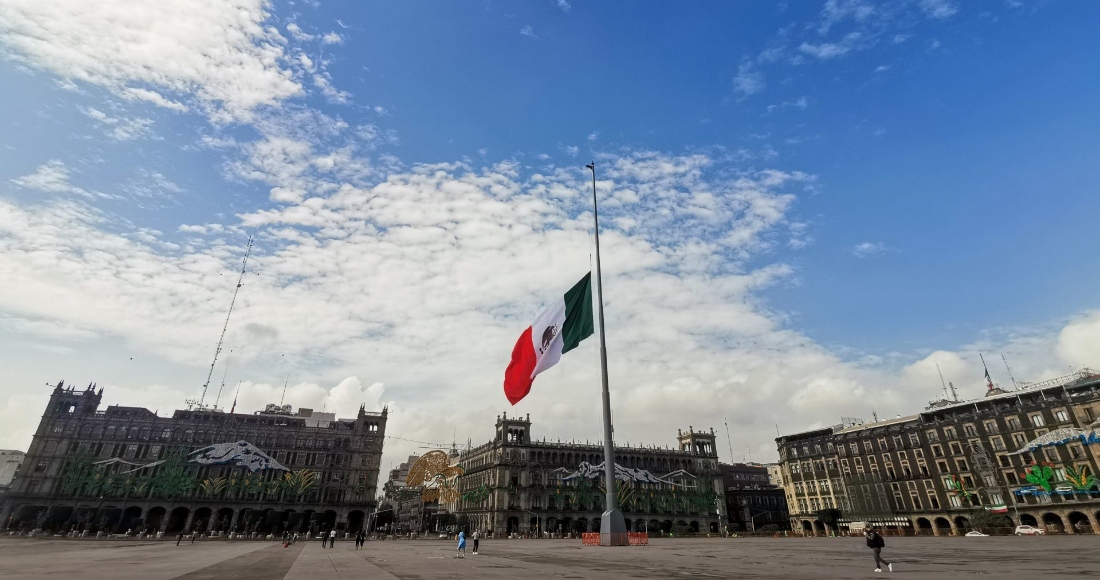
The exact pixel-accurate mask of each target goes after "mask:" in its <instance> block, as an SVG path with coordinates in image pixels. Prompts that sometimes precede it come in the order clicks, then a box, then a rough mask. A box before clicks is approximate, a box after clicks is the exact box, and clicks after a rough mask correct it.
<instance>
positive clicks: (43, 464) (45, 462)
mask: <svg viewBox="0 0 1100 580" xmlns="http://www.w3.org/2000/svg"><path fill="white" fill-rule="evenodd" d="M49 466H50V460H49V459H40V460H38V464H37V465H35V466H34V470H35V471H36V472H38V471H46V469H47V468H48V467H49Z"/></svg>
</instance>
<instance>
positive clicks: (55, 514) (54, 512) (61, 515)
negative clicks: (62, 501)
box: [44, 505, 73, 530]
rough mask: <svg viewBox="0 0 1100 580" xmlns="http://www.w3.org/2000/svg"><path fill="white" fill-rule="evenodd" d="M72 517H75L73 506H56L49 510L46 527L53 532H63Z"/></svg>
mask: <svg viewBox="0 0 1100 580" xmlns="http://www.w3.org/2000/svg"><path fill="white" fill-rule="evenodd" d="M71 517H73V506H71V505H65V506H62V505H55V506H53V507H51V508H50V509H49V511H48V515H47V516H46V523H45V525H44V527H46V528H48V529H53V530H62V528H64V527H65V523H66V522H68V521H69V518H71Z"/></svg>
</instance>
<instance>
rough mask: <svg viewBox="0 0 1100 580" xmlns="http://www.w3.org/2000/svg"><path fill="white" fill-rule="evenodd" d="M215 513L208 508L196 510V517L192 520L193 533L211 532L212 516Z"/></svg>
mask: <svg viewBox="0 0 1100 580" xmlns="http://www.w3.org/2000/svg"><path fill="white" fill-rule="evenodd" d="M211 513H213V510H211V509H210V508H208V507H201V508H199V509H197V510H195V515H194V517H192V518H191V531H193V532H198V533H200V534H201V533H203V532H208V531H210V514H211Z"/></svg>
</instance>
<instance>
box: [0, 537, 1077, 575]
mask: <svg viewBox="0 0 1100 580" xmlns="http://www.w3.org/2000/svg"><path fill="white" fill-rule="evenodd" d="M886 540H887V547H886V549H885V550H884V556H885V557H886V558H888V559H889V560H891V561H892V562H894V564H895V570H896V571H895V572H894V573H895V574H899V575H901V576H902V577H905V578H963V577H970V576H986V577H995V578H1034V577H1036V576H1040V575H1041V576H1043V577H1062V578H1065V577H1071V576H1087V575H1091V574H1095V573H1096V559H1095V556H1094V554H1095V547H1096V541H1095V539H1094V538H1092V537H1090V536H1046V537H1012V536H1009V537H986V538H966V537H952V538H946V537H917V538H893V537H891V538H887V539H886ZM175 544H176V543H175V541H168V540H162V541H142V540H61V539H56V540H53V539H41V540H40V539H24V538H7V537H5V538H2V539H0V578H4V579H5V580H29V579H38V578H47V577H48V578H82V579H87V580H99V579H108V578H110V579H115V578H142V579H146V580H169V579H182V580H201V579H214V578H234V579H237V580H253V579H255V580H259V579H261V578H262V579H280V578H281V579H286V580H297V579H308V580H329V579H339V578H353V577H354V578H372V579H383V580H393V579H413V578H415V579H423V580H428V579H434V578H440V579H442V578H447V579H454V578H479V579H485V580H493V579H498V578H499V579H503V578H517V577H522V578H596V577H599V578H676V577H684V578H688V577H691V578H696V577H702V578H733V577H737V578H807V579H809V578H814V579H821V578H871V577H878V576H880V574H876V573H875V572H874V571H873V560H872V558H871V553H870V550H868V549H867V548H866V546H865V544H864V540H863V539H862V538H858V537H855V538H796V537H790V538H767V539H762V538H756V539H741V538H738V539H718V538H713V539H658V540H654V541H653V542H652V544H651V545H649V546H637V547H624V548H611V549H608V548H595V547H582V546H581V544H580V541H579V540H488V541H482V544H481V554H480V555H478V556H474V555H472V554H470V552H469V546H468V549H467V555H466V557H465V558H463V559H458V558H456V557H455V550H454V546H455V544H454V542H451V541H445V540H414V541H408V540H396V541H384V542H379V541H372V542H368V543H367V545H366V547H365V549H363V550H359V551H356V550H355V549H354V543H353V542H350V541H341V542H337V545H336V547H335V548H334V549H322V548H321V545H320V543H319V542H316V541H310V542H299V543H298V544H296V545H294V546H291V547H289V548H283V546H282V544H280V543H278V542H262V541H224V540H221V541H219V540H199V541H197V542H196V543H194V544H190V543H187V541H184V542H183V543H182V544H181V545H179V546H176V545H175ZM882 574H886V572H885V571H883V573H882Z"/></svg>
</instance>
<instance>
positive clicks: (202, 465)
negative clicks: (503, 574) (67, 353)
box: [0, 382, 388, 533]
mask: <svg viewBox="0 0 1100 580" xmlns="http://www.w3.org/2000/svg"><path fill="white" fill-rule="evenodd" d="M102 397H103V390H102V389H100V390H98V391H96V390H95V388H94V386H89V387H88V388H86V389H74V388H72V387H65V386H64V383H63V382H60V383H58V385H57V386H56V387H55V388H54V390H53V393H52V394H51V396H50V400H49V404H48V405H47V407H46V411H45V413H44V414H43V415H42V420H41V422H40V423H39V426H38V429H37V431H36V432H35V434H34V438H33V440H32V442H31V446H30V449H29V450H28V451H27V456H26V460H25V461H24V462H23V464H22V466H21V467H20V468H19V470H18V472H17V473H16V476H15V479H14V481H13V482H12V486H11V490H10V493H8V494H7V496H6V498H5V501H4V503H3V505H2V506H0V526H4V527H15V528H19V527H22V528H35V527H38V528H43V527H44V528H47V529H54V530H70V529H78V530H87V531H103V532H116V533H117V532H124V531H126V530H132V531H134V532H138V531H144V532H149V533H155V532H167V533H175V532H179V531H193V530H198V531H216V532H242V533H281V532H282V531H284V530H293V531H303V532H305V531H308V530H310V529H331V528H336V529H338V530H348V531H355V530H356V529H358V528H359V527H361V526H362V525H363V523H364V519H365V514H366V513H368V512H369V511H371V510H372V509H373V508H374V505H375V499H374V498H375V496H376V495H377V491H378V489H377V488H378V470H379V465H380V460H381V455H382V443H383V440H384V436H385V432H386V421H387V415H388V413H387V411H386V410H385V409H383V411H382V412H381V413H368V412H367V411H366V410H365V409H364V408H363V407H360V409H359V413H358V416H357V417H356V418H354V419H335V418H334V417H333V416H331V414H322V413H314V412H312V411H311V410H309V409H300V410H299V411H298V412H297V413H291V410H290V408H289V407H275V406H269V409H268V410H267V411H265V412H259V413H255V414H243V413H225V412H222V411H220V410H209V409H197V410H186V411H175V412H174V413H173V414H172V416H171V417H161V416H158V415H157V414H156V413H154V412H152V411H149V410H148V409H144V408H139V407H124V406H117V405H112V406H109V407H107V408H106V409H105V410H99V406H100V402H101V400H102Z"/></svg>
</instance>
